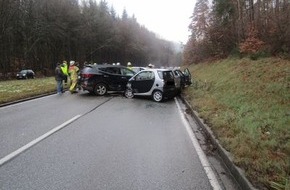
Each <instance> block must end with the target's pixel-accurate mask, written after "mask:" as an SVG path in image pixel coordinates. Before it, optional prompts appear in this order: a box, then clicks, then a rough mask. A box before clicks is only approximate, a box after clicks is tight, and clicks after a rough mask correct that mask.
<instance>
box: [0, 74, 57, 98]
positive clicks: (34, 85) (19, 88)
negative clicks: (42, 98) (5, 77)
mask: <svg viewBox="0 0 290 190" xmlns="http://www.w3.org/2000/svg"><path fill="white" fill-rule="evenodd" d="M53 91H56V82H55V79H54V77H48V78H39V79H28V80H10V81H0V104H3V103H7V102H12V101H16V100H19V99H24V98H28V97H31V96H37V95H41V94H45V93H48V92H53Z"/></svg>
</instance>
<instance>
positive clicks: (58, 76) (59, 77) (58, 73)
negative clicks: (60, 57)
mask: <svg viewBox="0 0 290 190" xmlns="http://www.w3.org/2000/svg"><path fill="white" fill-rule="evenodd" d="M64 78H65V75H64V73H63V72H62V69H61V64H60V63H57V66H56V68H55V80H56V91H57V94H58V95H61V94H62V93H63V80H64Z"/></svg>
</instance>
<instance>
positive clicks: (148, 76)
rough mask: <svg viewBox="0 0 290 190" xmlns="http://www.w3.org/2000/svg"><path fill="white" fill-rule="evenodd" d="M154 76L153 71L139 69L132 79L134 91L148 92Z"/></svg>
mask: <svg viewBox="0 0 290 190" xmlns="http://www.w3.org/2000/svg"><path fill="white" fill-rule="evenodd" d="M154 81H155V76H154V72H153V71H141V72H139V73H138V74H137V75H136V76H135V77H134V80H132V83H131V84H132V89H133V91H134V93H146V92H149V91H150V90H151V88H152V86H153V84H154Z"/></svg>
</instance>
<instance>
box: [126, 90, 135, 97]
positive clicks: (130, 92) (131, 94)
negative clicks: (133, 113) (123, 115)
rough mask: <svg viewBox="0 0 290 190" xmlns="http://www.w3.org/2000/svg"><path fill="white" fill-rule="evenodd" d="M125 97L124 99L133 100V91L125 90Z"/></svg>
mask: <svg viewBox="0 0 290 190" xmlns="http://www.w3.org/2000/svg"><path fill="white" fill-rule="evenodd" d="M125 97H126V98H133V97H134V93H133V91H132V90H130V89H126V90H125Z"/></svg>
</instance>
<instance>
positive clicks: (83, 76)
mask: <svg viewBox="0 0 290 190" xmlns="http://www.w3.org/2000/svg"><path fill="white" fill-rule="evenodd" d="M81 75H82V78H91V77H92V76H93V74H81Z"/></svg>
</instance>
